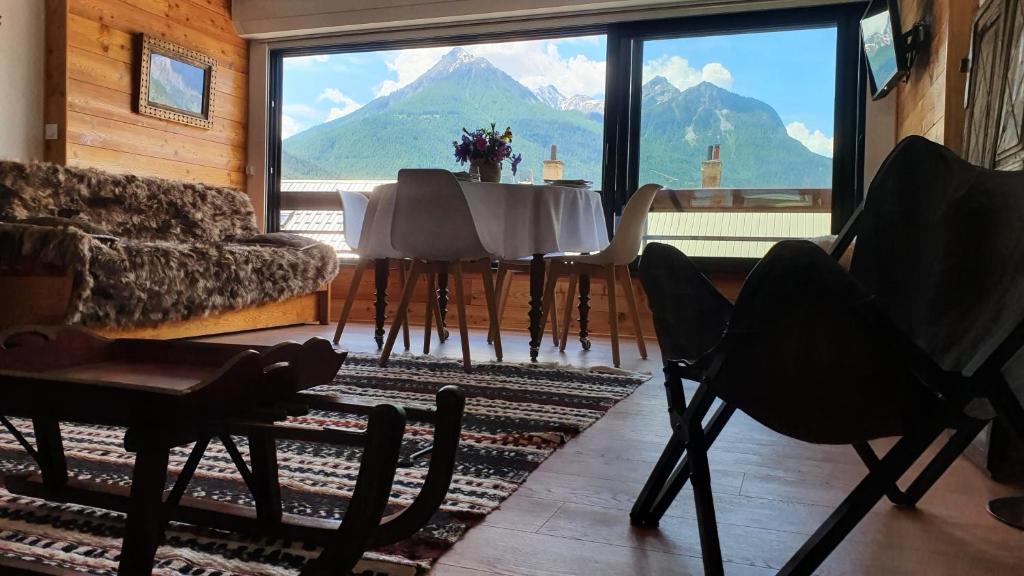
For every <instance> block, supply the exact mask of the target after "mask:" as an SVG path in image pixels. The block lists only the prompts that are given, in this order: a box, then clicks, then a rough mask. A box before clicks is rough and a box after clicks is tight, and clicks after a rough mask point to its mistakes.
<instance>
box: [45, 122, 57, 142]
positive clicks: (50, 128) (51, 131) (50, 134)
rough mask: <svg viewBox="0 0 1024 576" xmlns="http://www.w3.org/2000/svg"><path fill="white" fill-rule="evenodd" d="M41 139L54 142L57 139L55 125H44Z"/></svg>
mask: <svg viewBox="0 0 1024 576" xmlns="http://www.w3.org/2000/svg"><path fill="white" fill-rule="evenodd" d="M43 138H44V139H46V140H56V139H57V125H56V124H46V125H45V126H44V127H43Z"/></svg>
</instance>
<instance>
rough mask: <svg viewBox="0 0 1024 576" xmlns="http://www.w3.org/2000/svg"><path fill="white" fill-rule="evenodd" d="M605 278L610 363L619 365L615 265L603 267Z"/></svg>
mask: <svg viewBox="0 0 1024 576" xmlns="http://www.w3.org/2000/svg"><path fill="white" fill-rule="evenodd" d="M605 280H606V281H607V283H608V323H609V324H610V325H611V330H612V363H613V364H614V365H615V367H616V368H618V367H619V312H618V309H617V308H618V306H617V303H616V301H615V298H616V296H615V266H614V265H611V264H609V265H608V266H606V267H605Z"/></svg>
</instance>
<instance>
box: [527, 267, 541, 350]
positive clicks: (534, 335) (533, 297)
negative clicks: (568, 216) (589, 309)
mask: <svg viewBox="0 0 1024 576" xmlns="http://www.w3.org/2000/svg"><path fill="white" fill-rule="evenodd" d="M543 297H544V255H543V254H534V255H533V259H532V260H530V360H534V361H536V360H537V354H539V353H540V341H541V338H543V336H544V335H543V334H542V333H541V331H540V329H541V326H540V317H541V302H542V299H543Z"/></svg>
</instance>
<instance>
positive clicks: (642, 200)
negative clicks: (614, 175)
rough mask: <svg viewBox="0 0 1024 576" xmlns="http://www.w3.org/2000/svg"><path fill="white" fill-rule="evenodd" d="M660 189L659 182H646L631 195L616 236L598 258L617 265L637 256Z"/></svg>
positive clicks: (626, 262)
mask: <svg viewBox="0 0 1024 576" xmlns="http://www.w3.org/2000/svg"><path fill="white" fill-rule="evenodd" d="M659 190H661V186H659V185H657V184H644V185H643V186H641V187H640V189H639V190H637V191H636V192H634V193H633V195H632V196H630V197H629V201H627V202H626V207H625V208H623V209H622V217H621V218H619V227H618V229H617V230H616V231H615V237H614V238H612V241H611V243H609V244H608V247H607V248H605V249H604V250H602V251H601V252H600V254H599V255H598V258H600V259H601V260H603V261H607V262H608V263H610V264H615V265H616V266H624V265H626V264H629V263H630V262H632V261H633V260H634V259H635V258H636V256H637V254H639V253H640V245H641V244H642V243H643V239H644V238H643V237H644V221H645V220H646V219H647V213H648V212H650V210H651V204H653V203H654V197H655V196H656V195H657V194H658V191H659Z"/></svg>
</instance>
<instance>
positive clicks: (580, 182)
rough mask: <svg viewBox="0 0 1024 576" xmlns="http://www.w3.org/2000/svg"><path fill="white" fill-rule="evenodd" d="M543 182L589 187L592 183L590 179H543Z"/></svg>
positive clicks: (567, 186) (563, 185)
mask: <svg viewBox="0 0 1024 576" xmlns="http://www.w3.org/2000/svg"><path fill="white" fill-rule="evenodd" d="M544 182H545V183H547V184H550V185H552V186H561V187H563V188H590V185H591V184H593V182H591V181H590V180H545V181H544Z"/></svg>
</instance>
